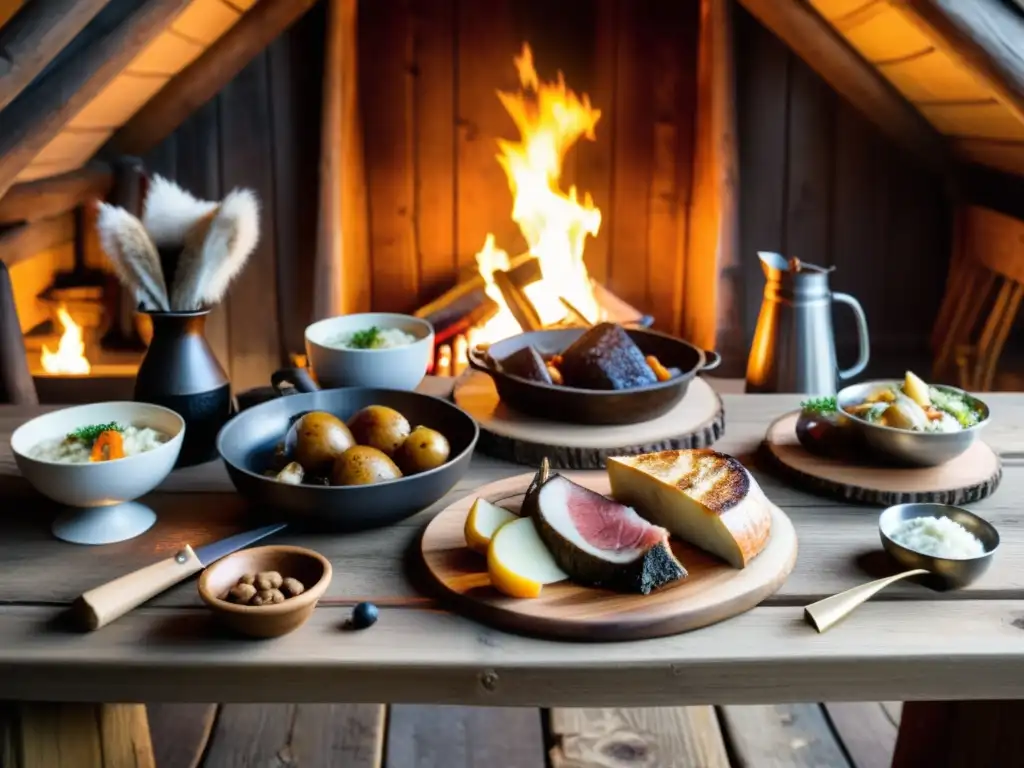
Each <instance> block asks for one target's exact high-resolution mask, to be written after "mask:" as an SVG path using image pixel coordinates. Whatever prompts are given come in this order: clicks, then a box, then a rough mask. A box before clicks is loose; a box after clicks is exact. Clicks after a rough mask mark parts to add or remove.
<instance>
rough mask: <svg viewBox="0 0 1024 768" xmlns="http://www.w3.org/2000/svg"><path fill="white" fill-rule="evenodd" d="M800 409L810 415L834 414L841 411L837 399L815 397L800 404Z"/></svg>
mask: <svg viewBox="0 0 1024 768" xmlns="http://www.w3.org/2000/svg"><path fill="white" fill-rule="evenodd" d="M800 409H801V410H803V411H808V412H809V413H834V412H835V411H838V410H839V406H838V404H837V403H836V399H835V397H834V396H833V397H815V398H812V399H810V400H804V401H803V402H802V403H800Z"/></svg>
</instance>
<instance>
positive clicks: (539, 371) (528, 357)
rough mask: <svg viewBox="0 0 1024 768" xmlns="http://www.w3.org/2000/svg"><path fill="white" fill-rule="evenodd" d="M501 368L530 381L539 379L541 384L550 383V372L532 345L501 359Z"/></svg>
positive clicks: (505, 371)
mask: <svg viewBox="0 0 1024 768" xmlns="http://www.w3.org/2000/svg"><path fill="white" fill-rule="evenodd" d="M500 365H501V370H502V372H504V373H507V374H510V375H512V376H519V377H521V378H524V379H529V380H530V381H539V382H541V383H543V384H551V383H552V382H551V374H550V373H548V367H547V365H545V364H544V358H542V357H541V356H540V352H538V351H537V350H536V349H535V348H534V347H532V346H527V347H523V348H522V349H520V350H516V351H515V352H513V353H512V354H511V355H509V356H508V357H506V358H505V359H504V360H502V361H501V363H500Z"/></svg>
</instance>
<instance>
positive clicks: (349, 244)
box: [313, 0, 370, 320]
mask: <svg viewBox="0 0 1024 768" xmlns="http://www.w3.org/2000/svg"><path fill="white" fill-rule="evenodd" d="M356 9H357V3H356V0H330V6H329V8H328V14H327V51H326V53H325V55H324V94H323V126H322V135H321V143H320V214H319V221H318V224H317V249H316V273H315V274H316V295H315V296H314V299H313V319H314V320H319V319H322V318H325V317H330V316H331V315H340V314H345V313H349V312H360V311H365V310H367V309H369V304H370V254H369V246H368V243H369V239H368V238H369V234H368V232H367V229H366V222H367V216H368V211H367V197H366V174H365V171H364V168H363V150H362V147H363V142H362V129H361V126H360V120H359V94H358V93H357V84H358V72H357V68H356V66H357V57H358V51H357V40H358V34H357V19H356Z"/></svg>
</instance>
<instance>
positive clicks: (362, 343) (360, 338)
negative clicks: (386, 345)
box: [348, 326, 380, 349]
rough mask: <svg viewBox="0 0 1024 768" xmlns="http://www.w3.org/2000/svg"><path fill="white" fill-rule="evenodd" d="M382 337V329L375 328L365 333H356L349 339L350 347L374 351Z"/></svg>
mask: <svg viewBox="0 0 1024 768" xmlns="http://www.w3.org/2000/svg"><path fill="white" fill-rule="evenodd" d="M379 337H380V328H378V327H377V326H373V327H372V328H367V329H366V330H365V331H356V332H355V333H353V334H352V338H351V339H349V342H348V345H349V346H350V347H352V348H353V349H372V348H373V347H374V346H376V344H377V339H378V338H379Z"/></svg>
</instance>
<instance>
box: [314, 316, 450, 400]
mask: <svg viewBox="0 0 1024 768" xmlns="http://www.w3.org/2000/svg"><path fill="white" fill-rule="evenodd" d="M373 326H377V327H378V328H380V329H382V330H383V329H386V328H397V329H399V330H401V331H405V332H406V333H408V334H410V335H412V336H415V337H416V341H414V342H412V343H411V344H406V345H405V346H401V347H390V348H388V349H340V348H338V347H332V346H329V345H330V342H331V341H332V340H333V339H336V338H337V337H339V336H344V335H345V334H350V333H355V332H356V331H363V330H367V329H369V328H372V327H373ZM433 354H434V328H433V326H432V325H431V324H430V323H428V322H427V321H426V320H420V319H419V318H417V317H413V316H412V315H398V314H390V313H387V312H362V313H360V314H356V315H341V316H339V317H328V318H327V319H325V320H321V321H319V322H317V323H313V324H312V325H310V326H309V327H307V328H306V355H307V357H308V359H309V367H310V368H311V369H312V371H313V375H314V376H316V379H317V382H318V383H319V384H320V387H321V388H323V389H336V388H339V387H377V388H380V389H404V390H413V389H416V387H417V386H418V385H419V383H420V382H421V381H422V380H423V377H424V376H425V375H426V373H427V368H428V366H429V365H430V360H431V358H432V357H433Z"/></svg>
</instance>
